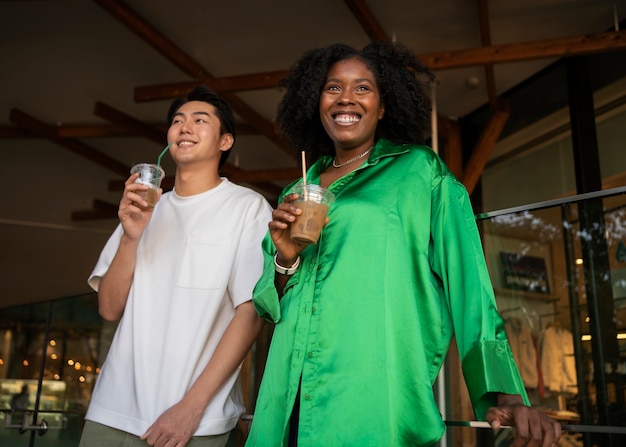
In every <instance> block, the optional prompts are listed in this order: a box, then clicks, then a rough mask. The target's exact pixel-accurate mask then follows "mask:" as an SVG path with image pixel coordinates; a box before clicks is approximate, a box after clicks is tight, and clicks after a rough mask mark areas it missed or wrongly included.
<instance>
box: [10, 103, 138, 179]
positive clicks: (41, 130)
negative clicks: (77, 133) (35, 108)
mask: <svg viewBox="0 0 626 447" xmlns="http://www.w3.org/2000/svg"><path fill="white" fill-rule="evenodd" d="M9 119H10V120H11V121H12V122H13V123H15V124H17V125H18V126H21V127H23V128H24V129H26V130H28V131H29V132H32V133H35V134H37V135H39V136H41V137H43V138H47V139H48V140H50V141H52V142H54V143H56V144H58V145H59V146H62V147H64V148H65V149H68V150H69V151H71V152H74V153H75V154H77V155H80V156H81V157H83V158H86V159H87V160H89V161H92V162H94V163H97V164H98V165H100V166H102V167H104V168H106V169H109V170H110V171H113V172H114V173H116V174H119V175H122V176H124V178H126V177H128V173H129V172H130V166H126V165H125V164H124V163H120V162H119V161H117V160H115V159H114V158H111V157H109V156H108V155H106V154H103V153H102V152H99V151H97V150H96V149H94V148H92V147H90V146H88V145H86V144H84V143H82V142H80V141H78V140H75V139H73V138H61V137H59V135H58V133H57V130H56V128H55V127H54V126H51V125H48V124H46V123H44V122H43V121H40V120H37V119H35V118H33V117H32V116H30V115H28V114H26V113H24V112H22V111H21V110H19V109H15V108H14V109H11V112H10V114H9Z"/></svg>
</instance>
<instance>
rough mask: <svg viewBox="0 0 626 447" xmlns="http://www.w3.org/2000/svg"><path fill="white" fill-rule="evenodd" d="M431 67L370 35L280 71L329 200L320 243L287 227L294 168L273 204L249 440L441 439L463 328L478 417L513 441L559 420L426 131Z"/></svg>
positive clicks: (259, 293) (294, 212)
mask: <svg viewBox="0 0 626 447" xmlns="http://www.w3.org/2000/svg"><path fill="white" fill-rule="evenodd" d="M417 76H419V78H418V77H417ZM431 78H432V77H431V75H430V73H429V71H428V70H427V69H426V68H425V67H424V66H423V65H421V63H420V62H419V61H418V60H417V59H416V58H415V56H414V55H413V54H412V53H411V52H409V51H408V50H407V49H406V48H405V47H404V46H402V45H398V44H389V43H380V42H374V43H372V44H370V45H368V46H366V47H365V48H364V49H363V50H361V51H358V50H355V49H353V48H351V47H348V46H345V45H332V46H330V47H326V48H320V49H316V50H312V51H310V52H308V53H306V54H305V55H304V56H303V57H302V58H301V59H300V60H299V61H298V62H297V64H296V65H295V67H294V69H293V71H292V72H291V74H290V75H289V76H288V77H287V78H286V79H285V81H284V82H283V83H282V85H283V86H284V87H286V92H285V96H284V97H283V100H282V102H281V103H280V105H279V109H278V125H279V128H280V129H281V131H282V133H283V134H284V135H285V136H286V137H287V138H288V139H289V141H290V143H291V144H292V146H293V147H304V148H307V152H308V154H309V156H310V159H312V160H313V161H314V163H313V165H312V166H311V167H310V168H309V169H308V171H307V172H306V178H307V182H310V183H313V184H319V185H320V186H322V187H324V188H327V189H329V190H330V191H331V192H333V193H334V195H335V202H334V203H333V205H332V206H331V207H330V209H329V211H328V221H327V224H326V226H325V227H324V228H323V230H322V234H321V237H320V239H319V241H318V243H316V244H308V245H307V244H303V243H301V242H299V241H297V240H293V239H292V238H291V232H292V225H293V223H294V221H295V219H296V217H297V216H299V215H300V212H301V211H300V210H299V209H298V208H297V207H296V206H295V203H296V202H295V201H296V200H297V199H298V195H297V194H295V193H294V192H293V190H292V186H293V185H294V184H297V182H294V184H292V185H289V186H288V187H287V188H285V190H284V191H283V194H282V195H281V202H280V203H279V205H278V207H277V209H275V210H274V212H273V215H272V222H270V224H269V228H270V232H269V235H268V236H266V238H265V242H264V244H263V247H264V256H265V269H264V272H263V276H262V277H261V280H260V281H259V282H258V283H257V285H256V287H255V292H254V304H255V306H256V309H257V312H259V314H260V315H261V316H262V317H264V318H266V319H268V320H270V321H272V322H274V323H276V325H275V329H274V333H273V337H272V342H271V347H270V351H269V356H268V359H267V364H266V367H265V372H264V376H263V380H262V384H261V388H260V390H259V397H258V401H257V405H256V410H255V414H254V419H253V423H252V427H251V431H250V436H249V438H248V441H247V445H248V446H249V447H250V446H272V447H274V446H285V445H288V446H296V445H297V446H300V447H308V446H311V447H312V446H318V445H393V446H409V445H410V446H426V445H432V444H433V443H435V442H437V441H438V440H439V439H441V437H442V436H443V434H444V431H445V426H444V423H443V421H442V417H441V414H440V412H439V409H438V408H437V405H436V403H435V399H434V396H433V384H434V382H435V380H436V378H437V375H438V372H439V370H440V367H441V365H442V362H443V359H444V358H445V357H446V354H447V350H448V346H449V344H450V342H451V339H452V337H453V335H455V336H456V340H457V345H458V347H459V352H460V354H461V359H462V362H463V370H464V374H465V377H466V381H467V387H468V389H469V391H470V395H471V397H472V403H473V406H474V410H475V412H476V415H477V417H479V418H481V419H484V420H487V421H489V422H490V423H491V424H493V426H494V427H497V426H498V425H500V424H502V425H515V426H516V427H518V432H517V433H518V436H519V438H520V439H519V441H518V442H521V441H524V442H525V441H526V439H527V436H531V435H532V437H533V438H534V439H540V440H542V442H543V445H551V444H552V443H553V442H556V441H557V440H558V438H559V436H560V426H559V425H558V424H557V423H556V422H555V421H553V420H552V419H550V418H548V417H546V416H545V415H543V414H542V413H540V412H539V411H538V410H536V409H534V408H531V407H530V406H528V398H527V396H526V392H525V390H524V386H523V383H522V380H521V377H520V374H519V372H518V370H517V367H516V365H515V362H514V360H513V356H512V354H511V349H510V347H509V344H508V341H507V338H506V332H505V330H504V325H503V322H502V319H501V318H500V317H499V315H498V313H497V310H496V305H495V298H494V296H493V289H492V287H491V284H490V281H489V275H488V272H487V268H486V264H485V262H484V257H483V254H482V247H481V243H480V238H479V236H478V232H477V227H476V223H475V220H474V217H473V212H472V208H471V205H470V201H469V197H468V194H467V191H466V190H465V188H464V187H463V185H462V184H461V183H460V182H459V181H458V180H457V179H456V178H455V177H454V176H453V175H452V173H451V172H450V170H449V169H448V168H447V167H446V166H445V164H444V163H443V161H442V160H441V159H440V158H439V157H438V156H437V155H436V154H435V153H434V152H433V151H432V150H431V149H430V148H429V147H427V146H425V145H424V142H425V138H426V136H427V134H428V131H429V116H430V114H429V106H428V101H427V100H426V96H425V93H424V84H423V83H422V82H421V81H424V80H430V79H431Z"/></svg>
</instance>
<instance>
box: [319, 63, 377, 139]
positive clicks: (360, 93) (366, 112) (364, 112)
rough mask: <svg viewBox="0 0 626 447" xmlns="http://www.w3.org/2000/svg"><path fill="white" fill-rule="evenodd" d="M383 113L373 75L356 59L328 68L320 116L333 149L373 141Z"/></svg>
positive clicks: (321, 98) (321, 97)
mask: <svg viewBox="0 0 626 447" xmlns="http://www.w3.org/2000/svg"><path fill="white" fill-rule="evenodd" d="M384 113H385V109H384V106H383V105H382V104H381V101H380V94H379V91H378V86H377V84H376V79H375V78H374V74H373V73H372V72H371V71H370V70H369V69H368V68H367V66H366V65H365V64H364V63H363V62H361V61H360V60H358V59H346V60H343V61H339V62H337V63H335V64H333V65H332V66H331V67H330V70H328V76H327V77H326V84H324V88H323V89H322V94H321V96H320V119H321V120H322V125H323V126H324V129H325V130H326V133H327V134H328V136H329V137H330V138H331V139H332V140H333V141H334V142H335V148H342V149H353V148H358V147H361V146H365V145H368V146H371V145H373V144H374V134H375V132H376V126H377V125H378V121H379V120H380V119H381V118H382V117H383V115H384Z"/></svg>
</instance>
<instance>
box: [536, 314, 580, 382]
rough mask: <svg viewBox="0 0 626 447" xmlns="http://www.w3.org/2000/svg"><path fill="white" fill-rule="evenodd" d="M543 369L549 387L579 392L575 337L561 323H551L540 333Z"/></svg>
mask: <svg viewBox="0 0 626 447" xmlns="http://www.w3.org/2000/svg"><path fill="white" fill-rule="evenodd" d="M539 350H540V356H541V369H542V371H543V378H544V382H545V386H546V388H547V389H549V390H550V391H553V392H567V393H572V394H577V393H578V387H577V381H576V361H575V358H574V337H573V336H572V333H571V332H570V331H569V330H567V329H566V328H564V327H563V326H562V325H561V324H558V323H557V324H553V325H549V326H548V327H547V328H546V329H545V330H544V331H543V332H542V333H541V335H540V339H539Z"/></svg>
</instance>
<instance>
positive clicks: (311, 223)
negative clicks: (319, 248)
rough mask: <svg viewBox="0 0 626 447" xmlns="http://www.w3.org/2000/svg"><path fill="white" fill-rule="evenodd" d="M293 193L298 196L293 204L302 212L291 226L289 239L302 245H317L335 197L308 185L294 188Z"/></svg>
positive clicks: (315, 186) (318, 187)
mask: <svg viewBox="0 0 626 447" xmlns="http://www.w3.org/2000/svg"><path fill="white" fill-rule="evenodd" d="M293 192H294V193H296V194H298V195H299V197H298V199H296V200H295V201H294V202H293V204H294V205H295V206H296V207H298V208H300V209H301V210H302V214H300V215H299V216H296V220H295V221H294V222H293V223H292V224H291V239H293V240H295V241H298V242H301V243H304V244H317V241H318V240H319V238H320V234H321V232H322V228H323V227H324V224H325V223H326V216H327V215H328V208H330V206H331V205H332V203H333V202H334V201H335V195H334V194H333V193H332V192H330V191H329V190H327V189H325V188H322V187H321V186H319V185H313V184H309V183H307V184H306V185H305V184H298V185H296V186H294V188H293Z"/></svg>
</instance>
